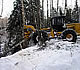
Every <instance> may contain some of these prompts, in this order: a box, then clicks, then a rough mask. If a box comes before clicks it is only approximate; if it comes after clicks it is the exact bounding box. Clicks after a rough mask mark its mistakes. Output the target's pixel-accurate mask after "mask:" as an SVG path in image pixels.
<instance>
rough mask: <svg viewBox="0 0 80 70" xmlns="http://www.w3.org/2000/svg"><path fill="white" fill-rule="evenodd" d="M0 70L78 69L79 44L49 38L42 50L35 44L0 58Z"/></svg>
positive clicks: (79, 61)
mask: <svg viewBox="0 0 80 70" xmlns="http://www.w3.org/2000/svg"><path fill="white" fill-rule="evenodd" d="M0 70H80V45H79V44H77V43H75V44H74V43H71V42H67V41H65V42H63V41H58V40H50V41H49V42H47V47H46V48H45V49H44V50H39V47H38V46H37V45H36V46H32V47H29V48H26V49H23V50H21V51H19V52H17V53H15V54H13V55H11V56H7V57H2V58H0Z"/></svg>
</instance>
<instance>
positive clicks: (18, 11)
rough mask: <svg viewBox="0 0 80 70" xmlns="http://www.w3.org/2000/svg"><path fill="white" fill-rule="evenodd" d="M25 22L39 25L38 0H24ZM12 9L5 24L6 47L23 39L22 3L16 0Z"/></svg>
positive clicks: (39, 6) (39, 11)
mask: <svg viewBox="0 0 80 70" xmlns="http://www.w3.org/2000/svg"><path fill="white" fill-rule="evenodd" d="M23 3H24V15H25V24H29V25H30V24H31V25H34V27H35V28H38V27H40V21H41V9H40V8H41V5H40V1H39V0H24V1H23ZM13 4H14V10H13V11H12V14H11V15H10V17H9V19H8V20H9V21H8V24H7V26H8V27H7V32H8V44H7V45H8V47H12V46H13V45H14V44H17V43H18V42H20V41H21V40H22V39H23V35H22V33H23V32H22V30H23V20H22V17H23V16H22V3H21V0H16V1H15V2H14V3H13Z"/></svg>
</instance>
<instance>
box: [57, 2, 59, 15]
mask: <svg viewBox="0 0 80 70" xmlns="http://www.w3.org/2000/svg"><path fill="white" fill-rule="evenodd" d="M58 5H59V0H57V16H58V9H59V6H58Z"/></svg>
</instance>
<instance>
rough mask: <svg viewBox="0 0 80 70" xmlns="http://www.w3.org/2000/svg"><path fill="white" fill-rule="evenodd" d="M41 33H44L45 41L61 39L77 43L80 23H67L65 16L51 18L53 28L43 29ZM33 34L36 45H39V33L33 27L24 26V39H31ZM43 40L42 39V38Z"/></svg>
mask: <svg viewBox="0 0 80 70" xmlns="http://www.w3.org/2000/svg"><path fill="white" fill-rule="evenodd" d="M39 33H42V36H43V38H44V39H46V40H47V37H48V39H50V38H55V37H60V38H61V39H63V40H67V41H69V42H76V40H77V36H78V35H80V23H70V24H66V23H65V16H56V17H53V18H51V27H49V28H41V29H40V30H39ZM31 34H33V36H32V38H33V40H34V42H35V43H37V42H38V41H37V39H38V38H37V37H38V31H37V29H35V28H34V26H32V25H24V38H27V39H30V37H31ZM40 39H41V38H40Z"/></svg>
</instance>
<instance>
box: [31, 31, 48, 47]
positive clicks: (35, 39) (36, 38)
mask: <svg viewBox="0 0 80 70" xmlns="http://www.w3.org/2000/svg"><path fill="white" fill-rule="evenodd" d="M39 33H40V36H41V37H40V38H39V36H38V32H35V33H34V34H33V37H32V40H33V42H34V44H35V45H36V44H37V43H38V42H39V41H41V42H45V41H46V40H48V34H47V33H46V32H45V31H39Z"/></svg>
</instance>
